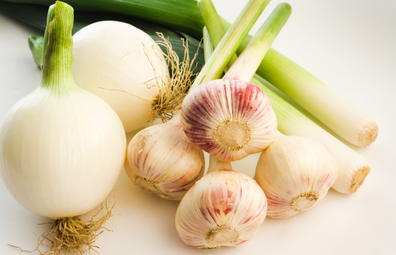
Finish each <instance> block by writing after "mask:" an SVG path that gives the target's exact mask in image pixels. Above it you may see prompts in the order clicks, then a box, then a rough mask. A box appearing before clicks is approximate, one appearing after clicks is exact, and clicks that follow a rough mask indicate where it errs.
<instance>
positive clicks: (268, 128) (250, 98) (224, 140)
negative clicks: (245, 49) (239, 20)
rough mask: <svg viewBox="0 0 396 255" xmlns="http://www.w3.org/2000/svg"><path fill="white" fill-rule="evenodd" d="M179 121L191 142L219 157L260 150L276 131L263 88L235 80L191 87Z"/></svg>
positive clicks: (232, 158)
mask: <svg viewBox="0 0 396 255" xmlns="http://www.w3.org/2000/svg"><path fill="white" fill-rule="evenodd" d="M181 123H182V125H183V129H184V132H185V133H186V135H187V137H188V138H189V139H190V140H191V141H192V142H193V143H194V144H195V145H197V146H198V147H200V148H201V149H203V150H204V151H206V152H208V153H209V154H211V155H212V156H213V157H215V158H216V159H218V160H221V161H235V160H239V159H242V158H244V157H246V156H248V155H250V154H253V153H258V152H260V151H262V150H263V149H265V148H266V147H267V146H268V145H269V144H270V143H271V142H272V141H273V140H274V139H275V136H276V131H277V121H276V116H275V113H274V111H273V110H272V107H271V104H270V101H269V99H268V98H267V96H266V95H265V94H264V92H263V91H262V90H260V89H259V88H258V87H257V86H256V85H254V84H252V83H250V82H245V81H238V80H214V81H210V82H206V83H203V84H201V85H199V86H198V87H196V88H194V89H193V90H192V91H191V92H190V93H189V94H188V95H187V97H186V98H185V99H184V102H183V105H182V111H181Z"/></svg>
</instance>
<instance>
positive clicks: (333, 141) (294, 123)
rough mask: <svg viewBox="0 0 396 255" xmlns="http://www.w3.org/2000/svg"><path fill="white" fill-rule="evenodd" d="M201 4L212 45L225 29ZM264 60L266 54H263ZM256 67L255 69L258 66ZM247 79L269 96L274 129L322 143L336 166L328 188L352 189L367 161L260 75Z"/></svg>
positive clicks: (349, 191)
mask: <svg viewBox="0 0 396 255" xmlns="http://www.w3.org/2000/svg"><path fill="white" fill-rule="evenodd" d="M202 3H205V5H203V4H202V5H201V11H203V12H204V15H202V17H203V19H204V21H205V24H206V25H207V29H208V32H209V35H210V36H211V39H212V42H213V45H214V46H216V45H217V44H218V43H219V41H220V40H221V38H222V36H223V35H224V34H225V33H226V31H227V30H226V29H225V27H224V26H223V22H222V20H221V18H220V17H219V16H218V14H217V12H216V10H215V8H214V6H213V4H211V3H210V1H203V2H202ZM273 51H274V50H273V49H269V51H268V52H267V54H266V56H267V55H268V54H269V53H271V54H273V53H272V52H273ZM265 59H266V57H264V60H265ZM274 59H275V57H274ZM264 60H263V61H262V62H261V63H260V66H262V65H263V63H264V62H265V61H264ZM267 64H268V63H267ZM260 66H259V68H258V69H260ZM272 75H275V74H272ZM280 76H281V75H280ZM251 81H252V82H253V83H254V84H256V85H257V86H258V87H260V89H262V90H263V91H264V92H265V94H266V95H267V96H268V97H269V99H270V102H271V106H272V108H273V110H274V112H275V114H276V117H277V123H278V130H279V131H280V132H281V133H283V134H284V135H290V136H300V137H308V138H312V139H314V140H316V141H318V142H321V143H323V144H324V145H326V147H328V148H329V149H330V150H331V151H332V153H333V154H334V155H335V157H336V159H337V164H338V168H339V171H338V176H337V179H336V181H335V182H334V184H333V185H332V188H333V189H334V190H336V191H338V192H340V193H344V194H352V193H354V192H356V191H357V190H358V188H359V187H360V186H361V185H362V184H363V183H364V180H365V178H366V177H367V175H368V174H369V173H370V165H369V163H368V162H367V160H366V159H365V158H363V157H362V156H361V155H360V154H359V153H357V152H356V151H355V150H353V149H351V148H350V147H349V146H347V145H346V144H344V143H342V142H341V141H340V140H338V139H337V138H335V137H334V136H332V135H331V134H329V133H328V132H327V131H325V130H324V129H323V128H321V127H320V126H319V125H317V124H316V123H315V122H314V121H312V120H311V119H309V118H308V117H307V116H305V115H304V114H303V113H301V112H300V111H298V110H297V109H296V108H295V107H293V106H292V105H291V104H290V103H288V102H287V101H285V100H284V99H283V98H281V97H280V96H279V95H278V94H276V93H275V92H273V91H272V90H271V89H269V87H271V84H270V83H268V82H267V81H265V80H263V79H261V78H260V77H258V78H256V77H253V78H252V80H251Z"/></svg>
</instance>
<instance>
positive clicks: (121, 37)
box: [73, 21, 169, 133]
mask: <svg viewBox="0 0 396 255" xmlns="http://www.w3.org/2000/svg"><path fill="white" fill-rule="evenodd" d="M73 40H74V48H73V51H74V58H75V60H74V63H73V72H74V78H75V81H76V83H77V84H78V85H79V86H80V87H81V88H83V89H86V90H88V91H90V92H92V93H94V94H95V95H97V96H99V97H100V98H102V99H103V100H105V101H106V102H107V103H108V104H109V105H110V106H111V107H112V108H113V109H114V110H115V111H116V113H117V114H118V116H119V117H120V119H121V121H122V123H123V125H124V128H125V131H126V132H127V133H128V132H131V131H134V130H137V129H139V128H141V127H143V126H145V125H147V123H148V121H149V120H150V110H151V108H152V104H153V102H154V100H155V99H156V98H157V96H158V91H159V89H160V88H162V87H164V86H165V85H166V84H167V82H168V79H169V75H168V67H167V63H166V61H165V59H164V56H163V53H162V51H161V49H160V47H159V46H158V45H157V44H156V43H155V41H154V40H153V39H152V38H151V37H150V36H149V35H148V34H146V33H145V32H143V31H142V30H140V29H138V28H136V27H134V26H132V25H130V24H128V23H124V22H119V21H99V22H96V23H93V24H91V25H88V26H86V27H84V28H82V29H81V30H79V31H78V32H77V33H76V34H75V35H74V36H73Z"/></svg>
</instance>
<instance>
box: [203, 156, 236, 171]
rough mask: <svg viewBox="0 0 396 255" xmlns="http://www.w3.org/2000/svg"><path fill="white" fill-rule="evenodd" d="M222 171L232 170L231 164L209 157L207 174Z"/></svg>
mask: <svg viewBox="0 0 396 255" xmlns="http://www.w3.org/2000/svg"><path fill="white" fill-rule="evenodd" d="M224 170H226V171H227V170H232V165H231V162H229V161H220V160H218V159H216V158H215V157H213V156H212V155H210V157H209V167H208V172H207V173H212V172H214V171H224Z"/></svg>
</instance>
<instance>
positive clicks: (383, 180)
mask: <svg viewBox="0 0 396 255" xmlns="http://www.w3.org/2000/svg"><path fill="white" fill-rule="evenodd" d="M245 2H246V0H243V1H241V0H239V1H238V0H214V3H215V5H216V7H217V9H218V11H219V13H220V14H221V15H222V16H223V17H224V18H226V19H227V20H229V21H233V20H234V19H235V17H236V16H237V15H238V12H239V10H241V8H242V7H243V6H244V3H245ZM280 2H281V1H272V2H271V3H270V4H269V5H268V7H267V9H266V10H265V12H264V14H263V17H262V18H261V19H260V20H261V22H262V21H263V20H264V18H265V17H266V16H268V14H269V13H270V11H271V10H273V9H274V7H275V6H276V4H278V3H280ZM289 3H290V4H291V6H292V8H293V13H292V15H291V18H290V19H289V21H288V23H287V24H286V26H285V27H284V29H283V30H282V31H281V33H280V35H279V36H278V38H277V39H276V41H275V43H274V45H273V47H274V48H275V49H277V50H279V51H280V52H281V53H283V54H285V55H286V56H288V57H289V58H291V59H292V60H294V61H295V62H297V63H299V64H300V65H301V66H303V67H305V68H306V69H307V70H309V71H310V72H311V73H313V74H314V75H316V76H317V77H319V78H320V79H321V80H323V81H324V82H325V83H327V84H328V85H329V86H331V87H332V88H334V89H335V90H336V91H337V92H339V93H340V94H342V95H343V96H345V97H346V98H347V99H349V100H350V101H351V102H353V103H355V104H356V105H357V106H359V107H360V108H362V109H363V110H365V111H367V112H368V113H369V114H371V115H372V116H373V117H374V118H375V119H376V120H377V122H378V124H379V126H380V134H379V137H378V139H377V141H376V142H375V143H374V144H372V145H371V146H370V147H368V148H356V149H357V150H358V151H359V152H360V153H361V154H362V155H363V156H365V157H366V158H367V160H368V161H369V162H370V165H371V168H372V172H371V173H370V175H369V176H368V177H367V179H366V181H365V183H364V185H363V186H362V187H361V188H360V189H359V190H358V192H357V193H355V194H353V195H342V194H339V193H336V192H335V191H330V192H329V194H328V195H327V197H326V198H325V199H324V200H323V201H322V202H321V203H320V204H319V205H318V206H316V207H315V208H313V209H312V210H309V211H306V212H303V213H301V214H298V215H297V216H294V217H291V218H288V219H285V220H274V219H270V218H266V220H265V221H264V224H263V225H262V226H261V228H260V230H259V232H258V233H257V235H256V236H255V237H254V238H253V239H251V240H250V241H249V242H247V243H245V244H242V245H240V246H238V247H234V248H220V249H217V250H210V251H209V250H198V249H195V248H191V247H189V246H187V245H185V244H184V243H183V242H182V241H181V240H180V239H179V237H178V235H177V233H176V230H175V227H174V215H175V212H176V209H177V205H178V203H177V202H172V201H166V200H163V199H161V198H158V197H155V196H152V195H149V194H146V193H144V192H143V191H141V190H139V189H138V188H137V187H136V186H134V185H133V184H132V183H131V182H130V181H129V179H128V177H127V176H126V174H125V173H123V174H122V175H121V177H120V179H119V181H118V183H117V185H116V187H115V190H116V191H117V192H118V201H117V204H116V207H115V209H114V213H116V214H120V215H116V216H114V217H113V218H111V219H110V220H109V221H108V222H107V223H106V227H107V228H109V229H112V230H113V231H114V232H104V233H103V234H102V235H101V236H100V237H99V238H98V239H97V242H96V244H97V245H98V246H100V249H99V252H100V254H102V255H114V254H186V253H188V254H209V253H210V254H227V255H232V254H271V255H278V254H305V255H311V254H321V255H323V254H337V255H344V254H345V255H346V254H348V255H350V254H364V255H371V254H381V255H382V254H396V244H395V237H396V217H395V215H396V199H395V196H396V188H395V187H396V185H395V180H396V164H395V163H394V153H395V152H396V147H395V142H396V137H395V124H396V120H395V115H394V111H395V110H396V103H395V101H394V95H395V94H396V85H395V81H396V75H395V73H396V47H395V45H396V27H395V24H396V15H395V13H396V2H395V1H394V0H377V1H369V0H347V1H346V0H332V1H330V0H326V1H325V0H298V1H289ZM259 22H260V21H259ZM258 25H259V24H258ZM258 25H257V26H255V27H254V28H253V29H254V30H256V29H257V28H258ZM34 34H41V32H40V31H39V30H36V29H34V28H31V27H29V26H27V25H25V24H23V23H21V22H19V21H17V20H15V19H13V18H10V17H8V16H6V15H4V14H3V13H0V74H1V75H0V121H2V120H3V118H4V116H5V114H6V112H7V111H8V110H9V108H10V107H11V106H12V105H13V104H14V103H15V102H16V101H17V100H18V99H20V98H21V97H22V96H24V95H25V94H27V93H28V92H30V91H32V90H33V89H34V88H35V87H36V86H37V85H38V84H39V80H40V72H39V70H38V68H37V67H36V66H35V64H34V62H33V59H32V57H31V54H30V51H29V48H28V44H27V37H28V36H29V35H34ZM32 135H34V134H32ZM257 159H258V155H253V156H250V157H249V158H247V159H245V160H243V161H240V162H236V163H234V164H233V165H234V168H235V169H236V170H238V169H239V170H240V171H242V172H244V173H246V174H248V175H250V176H253V173H254V168H255V163H256V160H257ZM0 201H1V203H0V254H2V255H3V254H7V255H8V254H9V255H13V254H21V253H20V251H19V250H18V249H15V248H12V247H9V246H8V245H7V244H14V245H20V246H22V247H23V248H24V249H31V250H32V249H34V248H35V247H36V237H35V234H36V235H39V234H41V233H42V232H43V231H45V230H46V229H47V228H48V226H47V225H44V226H39V225H36V224H37V223H41V222H47V221H48V219H46V218H43V217H40V216H37V215H35V214H33V213H31V212H29V211H27V210H26V209H24V208H23V207H21V206H20V205H19V204H18V203H17V202H16V201H15V200H14V199H13V198H12V196H11V195H10V194H9V193H8V191H7V190H6V188H5V187H4V185H3V184H2V183H0ZM34 233H35V234H34ZM36 254H38V253H36ZM93 254H95V253H93Z"/></svg>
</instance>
